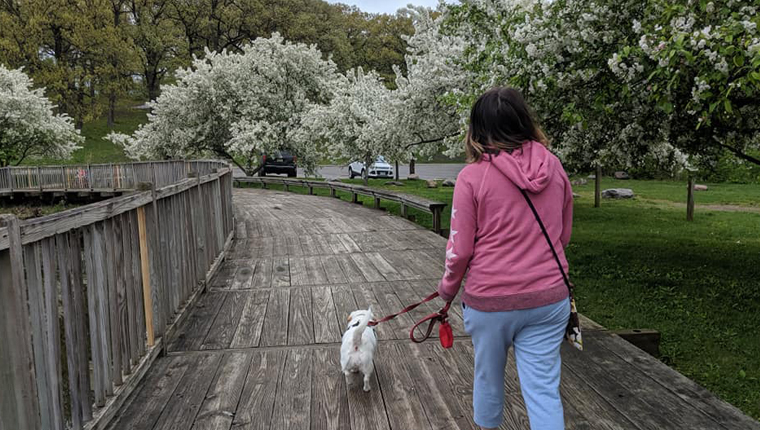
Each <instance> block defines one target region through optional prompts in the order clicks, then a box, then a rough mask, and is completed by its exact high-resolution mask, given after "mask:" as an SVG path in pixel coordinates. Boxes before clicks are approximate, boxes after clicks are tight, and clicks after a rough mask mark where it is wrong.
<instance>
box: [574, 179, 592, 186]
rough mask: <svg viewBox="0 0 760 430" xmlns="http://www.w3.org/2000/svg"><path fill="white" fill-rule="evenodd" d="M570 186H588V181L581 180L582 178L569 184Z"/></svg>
mask: <svg viewBox="0 0 760 430" xmlns="http://www.w3.org/2000/svg"><path fill="white" fill-rule="evenodd" d="M571 184H572V185H574V186H578V185H586V184H588V179H583V178H581V179H576V180H574V181H573V182H571Z"/></svg>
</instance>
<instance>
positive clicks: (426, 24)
mask: <svg viewBox="0 0 760 430" xmlns="http://www.w3.org/2000/svg"><path fill="white" fill-rule="evenodd" d="M404 13H406V14H407V15H408V16H409V17H410V18H412V23H413V25H414V34H413V35H411V36H404V39H405V40H406V42H407V45H408V48H407V50H408V52H407V54H406V55H405V58H404V60H405V63H406V70H407V71H406V74H405V75H404V74H403V73H402V72H401V69H400V68H399V67H395V68H394V70H395V72H396V86H397V89H396V90H395V91H393V93H392V99H393V101H394V103H393V106H392V108H393V110H394V113H393V115H395V117H396V119H395V120H394V121H393V126H394V129H393V132H394V138H393V140H394V141H395V142H397V144H398V149H399V158H400V159H405V160H408V159H413V157H414V156H429V155H433V154H437V153H439V152H440V149H441V146H442V144H443V145H445V147H446V148H447V149H446V151H445V152H446V154H447V155H449V156H455V155H459V154H461V153H462V151H463V145H462V139H461V136H462V131H463V130H464V128H465V121H464V119H463V117H462V116H461V115H460V113H459V111H460V110H461V109H460V108H459V107H458V106H457V105H456V98H452V94H460V93H462V92H463V90H464V89H465V88H466V87H467V85H468V82H469V80H470V79H469V75H468V73H467V72H466V71H465V70H464V69H463V68H462V66H461V64H460V63H459V62H458V60H459V59H460V58H461V57H462V53H463V50H464V48H465V46H466V43H465V40H464V37H463V36H462V35H456V34H446V33H444V32H443V31H442V29H443V19H444V18H443V15H439V16H438V17H436V18H433V16H432V15H431V11H430V9H427V8H423V7H410V8H409V9H406V10H405V11H404Z"/></svg>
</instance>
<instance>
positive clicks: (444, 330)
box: [367, 291, 454, 348]
mask: <svg viewBox="0 0 760 430" xmlns="http://www.w3.org/2000/svg"><path fill="white" fill-rule="evenodd" d="M436 297H438V292H437V291H436V292H434V293H433V294H431V295H429V296H427V297H425V298H424V299H422V301H420V302H417V303H415V304H412V305H409V306H407V307H405V308H404V309H402V310H401V311H399V312H397V313H395V314H391V315H388V316H386V317H383V318H382V319H379V320H377V321H374V320H373V321H370V322H369V323H367V325H368V326H370V327H372V326H376V325H378V324H380V323H382V322H386V321H390V320H392V319H393V318H396V317H397V316H399V315H401V314H405V313H407V312H409V311H411V310H412V309H414V308H416V307H417V306H419V305H421V304H423V303H426V302H429V301H431V300H433V299H434V298H436ZM450 306H451V302H446V305H445V306H444V307H443V309H441V310H440V311H438V312H436V313H432V314H430V315H428V316H426V317H425V318H423V319H421V320H419V321H418V322H417V324H415V325H414V326H412V329H411V330H410V331H409V339H411V340H412V342H414V343H422V342H424V341H426V340H427V339H428V338H429V337H430V334H431V333H432V332H433V327H435V323H437V322H440V323H441V327H440V328H439V329H438V337H439V338H440V340H441V346H443V347H444V348H451V346H452V345H453V344H454V335H453V333H452V332H451V325H449V322H448V318H449V314H448V312H449V307H450ZM426 321H430V324H429V325H428V328H427V331H426V332H425V335H424V336H423V337H422V338H420V339H418V338H416V337H414V330H415V329H416V328H417V327H419V326H420V325H422V324H423V323H425V322H426Z"/></svg>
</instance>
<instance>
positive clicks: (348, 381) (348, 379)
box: [343, 370, 351, 387]
mask: <svg viewBox="0 0 760 430" xmlns="http://www.w3.org/2000/svg"><path fill="white" fill-rule="evenodd" d="M343 375H344V376H345V377H346V387H350V386H351V372H349V371H348V370H344V371H343Z"/></svg>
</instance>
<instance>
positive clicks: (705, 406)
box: [589, 333, 760, 430]
mask: <svg viewBox="0 0 760 430" xmlns="http://www.w3.org/2000/svg"><path fill="white" fill-rule="evenodd" d="M589 338H590V339H591V341H592V342H594V344H595V345H596V346H599V347H600V348H601V349H602V350H603V351H605V352H603V354H604V355H605V356H609V355H610V354H612V355H613V356H615V357H616V358H619V359H622V360H623V361H625V362H626V363H628V364H630V365H632V366H633V367H635V368H636V369H638V370H639V372H642V373H643V374H644V375H646V376H647V377H648V378H649V379H651V380H652V381H653V382H654V383H655V384H657V385H661V386H663V387H665V388H666V389H668V390H669V391H671V392H672V393H673V394H674V395H676V396H678V397H679V398H681V399H682V400H683V401H685V402H687V403H689V404H690V405H691V406H693V407H695V408H696V409H698V410H699V411H701V412H702V413H703V414H705V415H707V416H709V417H710V418H711V419H713V420H715V421H717V423H718V424H719V425H720V426H722V427H724V428H726V429H736V430H738V429H760V422H758V421H756V420H753V419H752V418H750V417H748V416H747V415H745V414H744V413H742V412H741V411H740V410H739V409H737V408H735V407H734V406H732V405H730V404H728V403H725V402H723V401H721V400H720V399H718V398H717V397H716V396H715V395H714V394H713V393H711V392H709V391H707V390H706V389H705V388H703V387H701V386H700V385H698V384H697V383H696V382H694V381H692V380H691V379H689V378H687V377H685V376H684V375H682V374H680V373H678V372H676V371H674V370H673V369H671V368H670V367H668V366H667V365H665V364H664V363H662V362H661V361H659V360H657V359H655V358H654V357H652V356H650V355H648V354H646V353H645V352H644V351H642V350H640V349H639V348H636V347H635V346H633V345H631V344H630V343H628V342H626V341H624V340H623V339H621V338H619V337H617V336H615V335H613V334H611V333H593V334H592V333H589ZM637 374H638V372H637ZM644 381H646V383H647V384H651V383H652V382H649V381H648V380H647V379H644ZM642 383H643V382H642Z"/></svg>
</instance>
